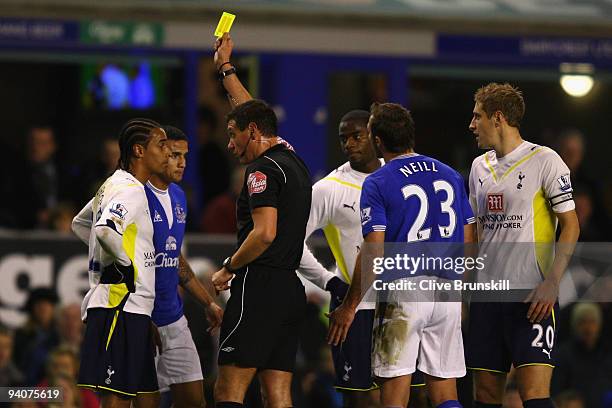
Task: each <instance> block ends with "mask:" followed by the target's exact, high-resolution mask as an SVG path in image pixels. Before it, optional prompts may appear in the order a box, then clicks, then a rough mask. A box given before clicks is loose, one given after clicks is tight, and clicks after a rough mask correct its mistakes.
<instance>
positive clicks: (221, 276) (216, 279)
mask: <svg viewBox="0 0 612 408" xmlns="http://www.w3.org/2000/svg"><path fill="white" fill-rule="evenodd" d="M233 277H234V274H233V273H230V272H228V271H227V269H225V268H221V269H219V270H218V271H217V272H215V273H214V274H213V276H212V283H213V285H214V287H215V289H216V290H217V291H219V292H220V291H222V290H227V289H229V281H230V280H232V278H233Z"/></svg>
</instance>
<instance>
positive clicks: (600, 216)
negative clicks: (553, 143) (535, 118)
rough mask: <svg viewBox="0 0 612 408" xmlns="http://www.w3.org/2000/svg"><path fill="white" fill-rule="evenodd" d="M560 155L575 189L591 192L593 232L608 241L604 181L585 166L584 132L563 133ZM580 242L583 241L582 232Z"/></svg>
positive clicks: (560, 141) (568, 131)
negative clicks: (567, 168) (594, 175)
mask: <svg viewBox="0 0 612 408" xmlns="http://www.w3.org/2000/svg"><path fill="white" fill-rule="evenodd" d="M558 151H559V155H560V156H561V158H562V159H563V161H564V162H565V164H567V167H569V169H570V174H571V178H572V185H573V187H574V189H584V190H586V191H588V192H589V196H590V198H591V212H592V216H591V217H592V218H593V223H592V225H591V229H592V230H596V231H592V232H593V233H594V234H595V235H597V236H600V238H602V240H605V241H608V240H609V239H610V238H611V236H610V234H609V233H608V234H607V236H606V235H604V234H606V231H608V230H609V229H608V228H607V227H608V226H609V225H610V219H609V215H608V214H606V211H605V206H604V201H603V185H602V183H603V180H600V179H596V178H595V177H593V176H592V175H591V174H590V172H589V169H587V168H585V166H584V156H585V151H586V146H585V138H584V135H583V134H582V132H580V131H579V130H577V129H568V130H566V131H564V132H562V133H561V135H560V137H559V143H558ZM580 240H581V241H582V240H583V234H582V231H581V234H580Z"/></svg>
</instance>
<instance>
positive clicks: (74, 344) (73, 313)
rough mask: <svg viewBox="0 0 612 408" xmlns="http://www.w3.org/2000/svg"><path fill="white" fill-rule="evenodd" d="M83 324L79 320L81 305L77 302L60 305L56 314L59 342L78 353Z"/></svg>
mask: <svg viewBox="0 0 612 408" xmlns="http://www.w3.org/2000/svg"><path fill="white" fill-rule="evenodd" d="M84 328H85V326H84V325H83V322H82V321H81V306H80V305H79V304H77V303H71V304H69V305H65V306H62V307H61V309H60V310H59V313H58V315H57V331H58V334H59V344H60V346H62V347H66V348H69V349H70V350H72V351H73V352H74V353H75V354H76V355H79V353H80V348H81V339H82V338H83V330H84Z"/></svg>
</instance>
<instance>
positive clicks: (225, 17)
mask: <svg viewBox="0 0 612 408" xmlns="http://www.w3.org/2000/svg"><path fill="white" fill-rule="evenodd" d="M235 18H236V16H235V15H234V14H230V13H227V12H225V11H224V12H223V14H221V18H220V19H219V24H217V28H216V30H215V37H217V38H219V37H222V36H223V34H225V33H229V31H230V29H231V28H232V24H234V19H235Z"/></svg>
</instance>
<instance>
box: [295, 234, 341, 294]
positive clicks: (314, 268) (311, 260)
mask: <svg viewBox="0 0 612 408" xmlns="http://www.w3.org/2000/svg"><path fill="white" fill-rule="evenodd" d="M298 272H299V273H300V275H302V276H303V277H305V278H306V279H308V280H309V281H310V282H312V283H313V284H315V285H317V286H318V287H319V288H321V289H323V290H325V287H326V286H327V282H329V280H330V279H331V278H333V277H334V276H336V275H335V274H334V273H332V272H330V271H328V270H327V269H325V267H324V266H323V265H321V263H320V262H319V261H318V260H317V258H315V256H314V255H313V254H312V252H310V249H309V248H308V246H306V244H304V251H303V252H302V259H301V260H300V267H299V268H298Z"/></svg>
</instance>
